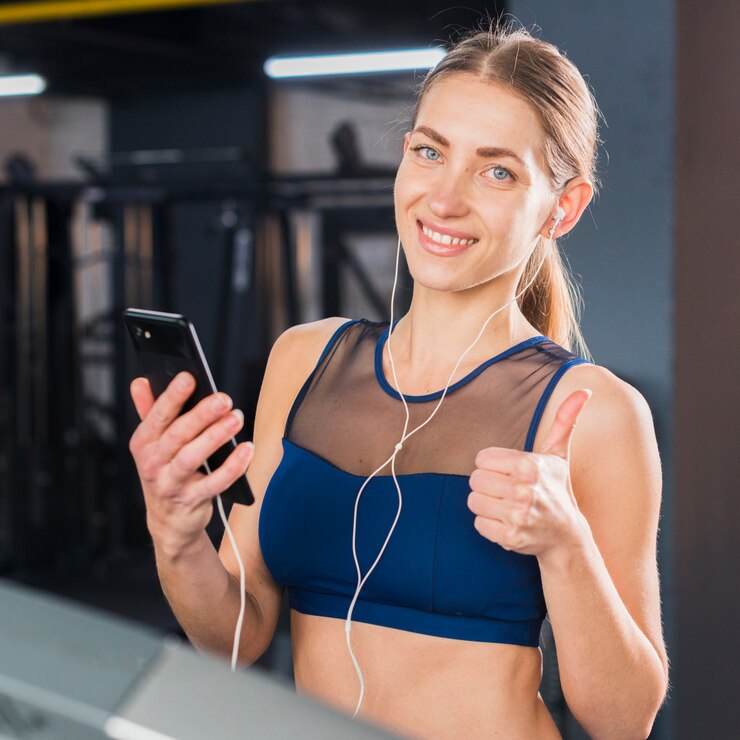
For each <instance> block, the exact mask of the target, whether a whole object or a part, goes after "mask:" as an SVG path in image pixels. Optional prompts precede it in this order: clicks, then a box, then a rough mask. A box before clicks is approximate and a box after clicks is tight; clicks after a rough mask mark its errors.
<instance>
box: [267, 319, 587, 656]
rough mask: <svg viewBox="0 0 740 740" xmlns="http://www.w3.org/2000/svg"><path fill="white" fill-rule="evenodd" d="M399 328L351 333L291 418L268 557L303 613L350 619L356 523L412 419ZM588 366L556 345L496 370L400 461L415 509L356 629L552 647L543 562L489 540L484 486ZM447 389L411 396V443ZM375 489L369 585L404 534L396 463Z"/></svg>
mask: <svg viewBox="0 0 740 740" xmlns="http://www.w3.org/2000/svg"><path fill="white" fill-rule="evenodd" d="M387 336H388V322H383V323H379V322H374V321H368V320H366V319H359V320H352V321H348V322H346V323H345V324H343V325H342V326H341V327H339V329H337V331H336V332H335V333H334V335H333V336H332V337H331V339H330V340H329V342H328V344H327V346H326V348H325V349H324V351H323V353H322V355H321V358H320V359H319V361H318V363H317V365H316V368H315V369H314V371H313V372H312V373H311V375H310V376H309V377H308V379H307V380H306V382H305V384H304V385H303V387H302V388H301V390H300V392H299V393H298V396H297V397H296V399H295V401H294V403H293V406H292V408H291V411H290V414H289V416H288V420H287V423H286V428H285V432H284V436H283V440H282V445H283V457H282V460H281V462H280V465H279V466H278V468H277V470H276V471H275V474H274V475H273V477H272V479H271V481H270V484H269V486H268V487H267V491H266V492H265V497H264V501H263V503H262V510H261V513H260V522H259V538H260V545H261V548H262V554H263V557H264V560H265V563H266V565H267V567H268V568H269V569H270V572H271V573H272V575H273V577H274V578H275V580H276V581H277V582H278V583H280V584H282V585H283V586H285V587H286V588H287V590H288V594H289V600H290V606H291V608H293V609H295V610H297V611H299V612H303V613H305V614H313V615H317V616H323V617H333V618H336V619H344V618H345V617H346V615H347V609H348V607H349V602H350V599H351V598H352V596H353V594H354V591H355V587H356V582H357V581H356V571H355V566H354V561H353V558H352V542H351V539H352V517H353V512H354V506H355V499H356V498H357V494H358V492H359V490H360V487H361V485H362V483H363V482H364V481H365V479H366V478H367V477H368V476H369V475H370V474H371V473H372V472H373V471H374V470H375V469H376V468H377V467H378V466H379V465H380V464H381V463H383V462H384V461H385V460H387V459H388V458H389V457H390V455H391V453H392V452H393V450H394V448H395V445H396V443H397V442H398V440H399V439H401V436H402V433H403V426H404V421H405V418H406V415H405V411H404V407H403V403H402V401H401V398H400V396H399V395H398V393H397V392H396V391H395V390H394V388H393V387H392V386H391V385H390V384H389V383H388V381H387V380H386V378H385V376H384V372H383V362H382V357H383V354H382V353H383V347H384V345H385V342H386V339H387ZM581 362H587V360H584V359H581V358H578V357H576V356H575V355H573V354H572V353H570V352H568V351H567V350H565V349H564V348H563V347H561V346H559V345H557V344H555V343H554V342H553V341H552V340H550V339H548V338H547V337H544V336H538V337H533V338H531V339H527V340H525V341H524V342H520V343H519V344H517V345H515V346H514V347H511V348H510V349H508V350H506V351H505V352H502V353H501V354H499V355H497V356H496V357H493V358H491V359H490V360H488V361H486V362H484V363H483V364H481V365H480V366H479V367H477V368H476V369H475V370H474V371H472V372H471V373H469V374H468V375H466V376H465V377H464V378H462V379H461V380H459V381H458V382H456V383H454V384H453V385H451V386H450V388H449V389H448V391H447V395H446V396H445V399H444V401H443V402H442V406H441V407H440V409H439V411H438V412H437V413H436V415H435V416H434V418H433V419H432V421H431V422H430V423H429V424H428V425H426V426H425V427H423V428H422V429H421V430H420V431H418V432H417V433H416V434H414V435H413V436H412V437H410V438H409V439H408V440H407V441H406V442H405V443H404V446H403V449H402V450H401V451H400V453H399V454H398V456H397V457H396V477H397V479H398V483H399V485H400V487H401V492H402V495H403V508H402V511H401V516H400V519H399V521H398V524H397V526H396V529H395V531H394V533H393V536H392V537H391V540H390V542H389V544H388V547H387V549H386V551H385V553H384V554H383V557H382V558H381V560H380V562H379V564H378V566H377V568H376V569H375V570H374V571H373V573H372V575H371V576H370V578H369V579H368V580H367V583H366V584H365V586H364V587H363V590H362V592H361V593H360V598H359V600H358V602H357V604H356V606H355V610H354V613H353V620H355V621H359V622H369V623H372V624H377V625H382V626H385V627H392V628H395V629H401V630H408V631H411V632H420V633H424V634H429V635H436V636H439V637H448V638H456V639H461V640H474V641H480V642H501V643H511V644H516V645H527V646H531V647H536V646H537V645H538V644H539V634H540V627H541V625H542V621H543V619H544V617H545V614H546V608H545V600H544V596H543V592H542V583H541V580H540V571H539V566H538V563H537V558H536V557H534V556H531V555H521V554H519V553H515V552H510V551H507V550H504V549H503V548H502V547H500V546H499V545H497V544H495V543H493V542H490V541H489V540H487V539H485V538H484V537H482V536H481V535H480V534H478V532H477V531H476V530H475V529H474V527H473V520H474V518H475V517H474V515H473V513H472V512H471V511H470V510H469V509H468V507H467V497H468V494H469V492H470V487H469V485H468V478H469V477H470V474H471V473H472V472H473V470H474V469H475V456H476V454H477V453H478V451H479V450H482V449H483V448H485V447H491V446H497V447H509V448H513V449H520V450H528V451H529V450H531V449H532V445H533V443H534V438H535V434H536V433H537V427H538V425H539V421H540V418H541V416H542V412H543V410H544V407H545V404H546V403H547V401H548V399H549V397H550V395H551V393H552V391H553V389H554V387H555V385H556V383H557V382H558V380H559V379H560V377H561V376H562V375H563V373H564V372H565V371H566V370H567V369H568V368H569V367H571V366H573V365H576V364H578V363H581ZM441 396H442V391H441V390H440V391H439V392H437V393H430V394H428V395H423V396H406V400H407V402H408V404H409V412H410V415H411V418H410V422H409V430H411V429H414V428H415V427H417V426H418V425H419V424H421V423H422V422H423V421H425V420H426V419H427V418H428V417H429V415H430V414H431V413H432V411H433V410H434V408H435V406H436V404H437V402H438V401H439V398H440V397H441ZM381 473H382V474H380V475H377V476H375V477H374V478H373V479H372V480H371V481H370V483H369V484H368V485H367V487H366V488H365V490H364V492H363V494H362V498H361V499H360V506H359V511H358V527H357V553H358V557H359V561H360V565H361V567H362V572H363V574H364V573H366V572H367V570H368V568H369V567H370V565H371V564H372V563H373V561H374V560H375V557H376V556H377V554H378V552H379V551H380V548H381V547H382V544H383V541H384V539H385V537H386V535H387V533H388V530H389V529H390V527H391V524H392V522H393V518H394V516H395V513H396V509H397V506H398V494H397V491H396V487H395V485H394V483H393V477H392V475H391V470H390V466H388V467H387V468H385V469H384V470H383V471H381Z"/></svg>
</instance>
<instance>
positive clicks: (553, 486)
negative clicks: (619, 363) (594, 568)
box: [468, 389, 591, 557]
mask: <svg viewBox="0 0 740 740" xmlns="http://www.w3.org/2000/svg"><path fill="white" fill-rule="evenodd" d="M590 397H591V391H590V390H586V389H582V390H577V391H574V392H573V393H571V394H570V395H569V396H568V398H566V399H565V401H563V403H562V404H561V405H560V408H559V409H558V412H557V414H556V416H555V420H554V422H553V424H552V427H551V428H550V432H549V434H548V435H547V437H546V438H545V443H544V445H543V448H542V452H536V453H535V452H523V451H521V450H510V449H506V448H503V447H487V448H486V449H484V450H481V451H480V452H479V453H478V454H477V455H476V458H475V464H476V469H475V471H473V474H472V475H471V476H470V488H471V492H470V495H469V496H468V508H469V509H470V510H471V511H472V512H473V513H474V514H475V515H476V517H475V528H476V529H477V530H478V532H479V533H480V534H481V535H483V537H485V538H486V539H489V540H491V542H495V543H497V544H499V545H501V547H503V548H504V549H506V550H514V551H515V552H518V553H522V554H525V555H536V556H538V557H540V556H543V555H545V554H547V553H550V552H553V551H555V550H556V549H557V548H559V547H563V546H568V545H570V544H572V543H574V542H576V541H577V540H578V538H579V537H580V536H581V534H582V532H583V526H582V525H583V521H584V517H583V515H582V514H581V512H580V510H579V508H578V504H577V503H576V498H575V496H574V495H573V489H572V487H571V484H570V440H571V437H572V435H573V429H574V428H575V424H576V421H577V419H578V416H579V414H580V413H581V411H582V410H583V407H584V406H585V404H586V402H587V401H588V399H589V398H590Z"/></svg>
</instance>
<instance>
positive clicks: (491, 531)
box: [473, 516, 511, 550]
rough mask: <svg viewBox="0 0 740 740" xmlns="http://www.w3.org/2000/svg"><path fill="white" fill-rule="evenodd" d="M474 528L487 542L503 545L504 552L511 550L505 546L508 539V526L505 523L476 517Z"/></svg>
mask: <svg viewBox="0 0 740 740" xmlns="http://www.w3.org/2000/svg"><path fill="white" fill-rule="evenodd" d="M473 526H474V527H475V529H476V530H477V531H478V533H479V534H481V535H483V537H485V538H486V539H487V540H490V541H491V542H495V543H496V544H498V545H501V547H503V548H504V550H509V549H511V548H509V547H506V546H505V545H504V544H503V543H504V542H506V541H507V538H508V529H509V528H508V525H506V524H504V523H503V522H500V521H496V520H495V519H486V517H483V516H477V517H475V521H474V522H473Z"/></svg>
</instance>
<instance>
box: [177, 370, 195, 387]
mask: <svg viewBox="0 0 740 740" xmlns="http://www.w3.org/2000/svg"><path fill="white" fill-rule="evenodd" d="M192 384H193V377H192V375H190V373H178V375H177V387H178V388H179V389H180V390H181V391H186V390H188V388H190V387H191V386H192Z"/></svg>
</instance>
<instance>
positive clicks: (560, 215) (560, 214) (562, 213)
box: [550, 206, 565, 239]
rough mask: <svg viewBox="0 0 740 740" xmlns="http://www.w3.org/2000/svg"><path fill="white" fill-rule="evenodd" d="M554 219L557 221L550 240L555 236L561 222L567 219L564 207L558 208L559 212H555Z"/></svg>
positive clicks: (551, 230) (551, 229) (552, 228)
mask: <svg viewBox="0 0 740 740" xmlns="http://www.w3.org/2000/svg"><path fill="white" fill-rule="evenodd" d="M553 218H554V219H555V223H554V224H553V225H552V227H551V228H550V239H552V237H553V236H554V235H555V229H557V228H558V226H560V222H561V221H562V220H563V219H564V218H565V211H564V210H563V207H562V206H558V210H557V211H555V215H554V216H553Z"/></svg>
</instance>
